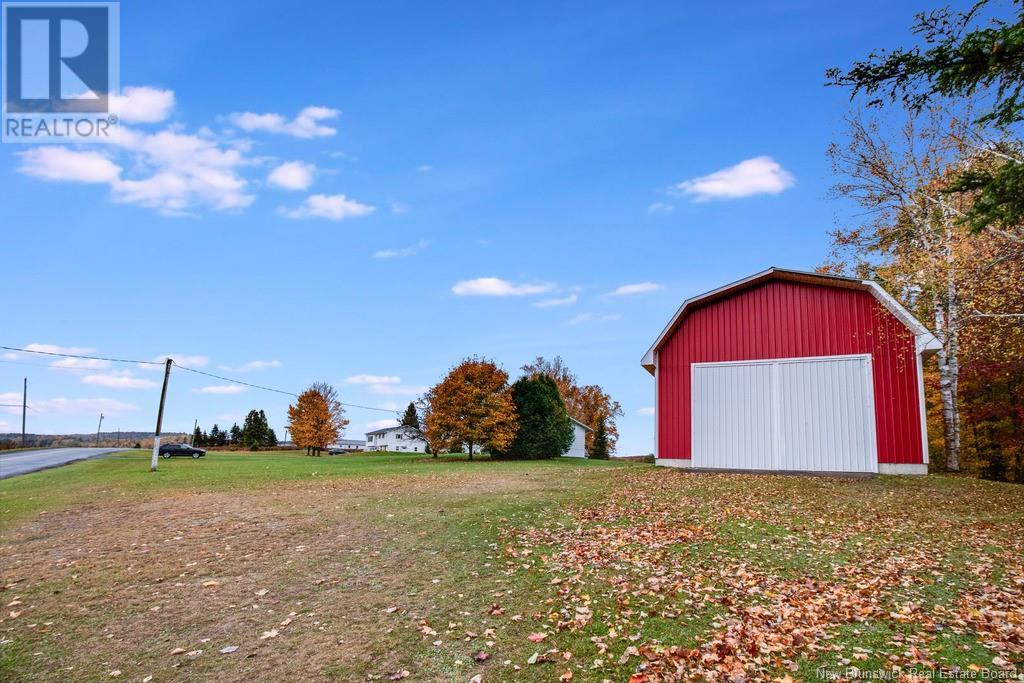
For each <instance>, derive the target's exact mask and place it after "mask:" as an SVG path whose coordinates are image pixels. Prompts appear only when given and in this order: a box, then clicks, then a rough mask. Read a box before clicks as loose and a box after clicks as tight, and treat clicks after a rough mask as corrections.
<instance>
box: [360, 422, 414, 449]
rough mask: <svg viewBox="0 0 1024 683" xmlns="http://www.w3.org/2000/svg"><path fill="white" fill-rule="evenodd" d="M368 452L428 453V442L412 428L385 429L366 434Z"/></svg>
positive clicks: (401, 426)
mask: <svg viewBox="0 0 1024 683" xmlns="http://www.w3.org/2000/svg"><path fill="white" fill-rule="evenodd" d="M366 450H368V451H397V452H403V451H408V452H410V453H426V452H427V440H426V439H424V438H423V435H422V434H420V431H419V430H418V429H414V428H412V427H406V426H403V425H399V426H397V427H385V428H384V429H375V430H373V431H372V432H366Z"/></svg>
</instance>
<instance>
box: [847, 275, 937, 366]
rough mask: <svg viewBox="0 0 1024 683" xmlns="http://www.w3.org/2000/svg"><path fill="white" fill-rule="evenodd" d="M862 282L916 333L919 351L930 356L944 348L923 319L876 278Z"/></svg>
mask: <svg viewBox="0 0 1024 683" xmlns="http://www.w3.org/2000/svg"><path fill="white" fill-rule="evenodd" d="M861 282H862V283H863V284H864V285H866V286H867V288H868V289H869V290H871V293H872V294H874V295H875V298H876V299H878V300H879V301H880V302H882V305H883V306H885V307H886V309H888V311H889V312H890V313H892V314H893V315H894V316H896V318H897V319H898V320H899V321H900V322H902V323H903V324H904V325H906V326H907V328H908V329H909V330H910V331H911V332H913V333H914V338H915V341H916V347H917V352H918V353H920V354H924V355H926V356H930V355H931V354H932V353H933V352H935V351H938V350H939V349H941V348H942V344H941V343H940V342H939V340H938V339H936V338H935V335H934V334H932V333H931V332H930V331H929V330H928V328H927V327H925V326H924V325H922V324H921V321H920V320H918V319H917V318H915V317H914V316H913V314H912V313H911V312H910V311H908V310H907V309H905V308H904V307H903V305H902V304H901V303H900V302H899V301H896V299H895V298H894V297H893V295H892V294H890V293H889V292H887V291H885V289H884V288H883V287H882V286H881V285H879V284H878V283H877V282H875V281H874V280H861ZM926 352H927V353H926Z"/></svg>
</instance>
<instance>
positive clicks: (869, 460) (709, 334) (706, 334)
mask: <svg viewBox="0 0 1024 683" xmlns="http://www.w3.org/2000/svg"><path fill="white" fill-rule="evenodd" d="M938 348H939V343H938V341H937V340H936V339H935V337H934V335H932V334H931V332H929V331H928V330H927V329H926V328H925V327H924V326H923V325H922V324H921V323H920V322H918V321H917V320H916V319H915V318H914V316H912V315H911V314H910V313H909V312H908V311H907V310H906V309H905V308H903V307H902V306H901V305H900V304H899V303H898V302H897V301H896V300H895V299H893V298H892V296H890V295H889V294H888V293H887V292H886V291H885V290H884V289H882V288H881V287H880V286H878V284H876V283H874V282H871V281H870V280H856V279H852V278H845V277H836V276H832V275H820V274H816V273H804V272H799V271H794V270H783V269H780V268H770V269H768V270H766V271H764V272H762V273H758V274H757V275H752V276H751V277H748V278H745V279H743V280H740V281H739V282H734V283H733V284H730V285H726V286H725V287H721V288H719V289H716V290H714V291H711V292H708V293H707V294H702V295H700V296H697V297H694V298H692V299H688V300H686V301H685V302H683V305H682V306H680V308H679V310H678V311H676V314H675V315H674V316H673V317H672V320H671V321H669V324H668V325H667V326H666V327H665V329H664V331H662V333H661V335H659V336H658V339H657V341H655V342H654V344H653V345H652V346H651V348H650V350H648V351H647V353H646V354H645V355H644V358H643V366H644V367H645V368H646V369H647V370H648V372H650V373H651V374H652V375H654V380H655V384H656V392H657V394H656V399H655V409H654V412H655V449H654V452H655V457H656V462H657V463H658V464H659V465H668V466H672V467H698V468H710V469H735V470H766V471H786V470H788V471H811V472H878V473H882V474H926V473H927V472H928V447H927V432H926V429H925V419H924V383H923V381H922V375H921V361H922V359H923V358H925V357H927V356H929V355H931V354H933V353H935V352H936V350H938Z"/></svg>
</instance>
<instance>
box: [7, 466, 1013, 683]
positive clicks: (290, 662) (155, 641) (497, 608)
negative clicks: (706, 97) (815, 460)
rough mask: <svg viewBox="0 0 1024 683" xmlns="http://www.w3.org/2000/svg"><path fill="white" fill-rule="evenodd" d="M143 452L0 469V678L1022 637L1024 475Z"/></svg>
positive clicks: (371, 674) (917, 665) (809, 652)
mask: <svg viewBox="0 0 1024 683" xmlns="http://www.w3.org/2000/svg"><path fill="white" fill-rule="evenodd" d="M147 463H148V455H147V454H145V453H129V454H121V455H117V456H113V457H107V458H102V459H97V460H90V461H85V462H80V463H76V464H74V465H70V466H68V467H63V468H58V469H54V470H48V471H44V472H40V473H37V474H33V475H28V476H24V477H16V478H13V479H10V480H5V481H3V482H0V512H2V520H3V528H2V529H0V584H2V586H3V592H2V596H0V598H2V599H3V612H2V613H0V643H2V644H0V680H4V681H7V680H11V681H23V680H24V681H29V680H32V681H36V680H46V681H65V680H72V681H96V680H112V679H120V680H134V681H142V680H144V679H146V677H149V676H151V677H152V678H151V679H150V680H152V681H197V680H218V681H220V680H229V681H252V680H267V679H274V680H281V681H293V680H338V681H349V680H402V679H408V680H428V681H460V680H461V681H469V680H470V679H471V678H472V677H474V676H476V675H480V676H481V677H482V679H483V680H485V681H490V680H495V681H500V680H538V681H548V680H559V679H561V680H570V679H571V680H574V681H580V680H583V681H589V680H594V681H601V680H625V679H628V678H630V676H631V675H634V674H638V673H639V674H640V675H639V676H638V677H637V679H638V680H648V679H649V680H676V679H678V678H681V677H686V676H692V677H699V676H704V675H707V676H726V675H732V676H734V677H738V676H740V675H743V676H745V677H746V678H755V679H757V678H768V679H771V678H781V679H783V680H785V677H787V676H789V677H792V678H794V679H813V678H815V676H816V672H817V670H818V668H819V667H825V668H826V669H828V670H830V671H832V672H840V671H842V670H843V668H844V667H848V666H857V667H859V668H860V669H861V670H876V669H881V668H885V669H889V668H892V667H902V669H903V671H904V672H909V671H913V670H915V669H924V668H944V669H947V670H948V669H952V668H954V667H961V668H962V669H965V670H970V669H972V668H973V669H977V670H979V671H980V670H983V669H984V670H997V669H1001V668H1002V669H1008V668H1010V667H1013V666H1015V665H1016V666H1018V667H1020V666H1022V664H1024V488H1021V487H1014V486H1011V485H1003V484H994V483H988V482H979V481H974V480H970V479H964V478H954V477H937V476H931V477H927V478H886V477H879V478H876V479H832V478H807V477H783V476H764V475H735V474H697V473H683V472H678V471H671V470H662V469H655V468H653V467H651V466H649V465H641V464H624V463H618V462H614V461H613V462H594V461H579V460H570V459H559V460H554V461H541V462H490V461H486V460H484V461H479V462H473V463H469V462H466V461H464V460H454V461H449V460H434V459H431V458H429V457H423V456H422V455H415V454H412V455H410V454H402V455H398V454H373V455H369V454H367V455H352V456H341V457H327V456H325V457H322V458H309V457H305V456H302V455H299V454H296V453H260V454H220V453H211V454H210V455H208V456H207V457H206V458H204V459H201V460H198V461H193V460H191V459H174V460H169V461H167V460H161V461H160V471H159V472H157V473H156V474H151V473H149V472H148V471H147V470H148V466H147ZM224 648H227V649H228V650H230V651H227V652H225V653H223V654H222V653H221V650H222V649H224ZM232 648H237V649H232Z"/></svg>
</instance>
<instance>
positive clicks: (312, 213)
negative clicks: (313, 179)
mask: <svg viewBox="0 0 1024 683" xmlns="http://www.w3.org/2000/svg"><path fill="white" fill-rule="evenodd" d="M373 211H374V207H372V206H369V205H367V204H360V203H359V202H357V201H355V200H352V199H347V198H346V197H345V195H343V194H332V195H324V194H314V195H310V196H309V197H306V201H305V202H303V203H302V204H301V205H300V206H298V207H296V208H294V209H286V208H285V207H283V206H282V207H279V208H278V213H280V214H281V215H282V216H285V217H287V218H326V219H327V220H331V221H340V220H344V219H345V218H355V217H358V216H365V215H367V214H370V213H373Z"/></svg>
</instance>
